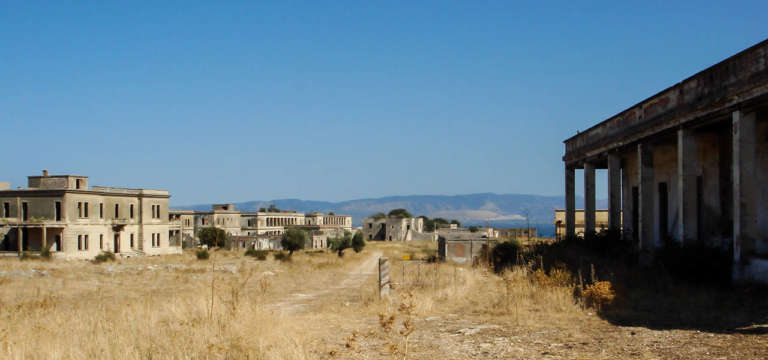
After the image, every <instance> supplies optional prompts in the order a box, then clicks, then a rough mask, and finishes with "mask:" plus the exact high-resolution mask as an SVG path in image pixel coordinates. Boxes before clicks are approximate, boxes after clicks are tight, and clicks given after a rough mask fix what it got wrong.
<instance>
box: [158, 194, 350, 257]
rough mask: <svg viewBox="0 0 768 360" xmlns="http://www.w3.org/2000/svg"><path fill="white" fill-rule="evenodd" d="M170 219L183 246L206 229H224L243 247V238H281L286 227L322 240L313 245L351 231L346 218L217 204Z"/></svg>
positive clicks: (177, 212)
mask: <svg viewBox="0 0 768 360" xmlns="http://www.w3.org/2000/svg"><path fill="white" fill-rule="evenodd" d="M169 216H170V224H171V231H172V232H173V233H174V234H178V236H180V237H181V238H182V239H183V241H184V243H185V246H194V245H196V244H197V236H196V234H197V232H198V230H199V229H201V228H203V227H207V226H214V227H217V228H220V229H223V230H224V231H225V232H226V233H227V235H229V236H230V237H232V238H233V239H234V238H235V237H240V238H238V240H237V241H238V243H239V244H245V241H246V240H245V239H246V238H245V237H251V239H257V238H258V239H267V238H268V237H270V236H273V237H274V236H280V235H282V234H283V233H285V231H286V230H287V229H289V228H299V229H304V230H307V231H308V232H310V233H311V234H313V238H314V237H319V238H322V239H323V240H322V241H321V240H316V241H314V242H313V244H320V243H322V244H325V241H326V239H327V237H328V236H331V237H333V236H339V235H341V234H343V233H344V232H345V231H350V232H351V231H352V217H351V216H349V215H336V214H333V213H330V214H321V213H319V212H312V213H309V214H304V213H300V212H296V211H285V210H284V211H258V212H241V211H240V210H237V209H236V208H235V205H234V204H216V205H213V207H212V209H211V210H210V211H194V210H170V213H169ZM319 238H318V239H319ZM249 241H250V240H249ZM251 243H252V241H251ZM313 246H314V245H313ZM257 248H259V247H258V246H257Z"/></svg>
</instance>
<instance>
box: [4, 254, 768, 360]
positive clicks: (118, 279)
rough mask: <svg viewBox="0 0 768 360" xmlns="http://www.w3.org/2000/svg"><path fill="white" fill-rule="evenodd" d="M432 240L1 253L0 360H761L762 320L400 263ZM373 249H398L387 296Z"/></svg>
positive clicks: (764, 351)
mask: <svg viewBox="0 0 768 360" xmlns="http://www.w3.org/2000/svg"><path fill="white" fill-rule="evenodd" d="M429 246H430V245H418V246H416V247H413V246H412V245H408V246H401V245H391V244H369V246H368V247H367V248H366V249H365V250H364V251H363V252H362V253H360V254H355V253H353V252H351V251H348V253H347V254H346V255H345V257H344V258H342V259H339V258H338V257H337V256H336V255H335V254H334V253H297V254H295V255H294V259H293V261H292V262H290V263H286V262H280V261H276V260H273V259H271V258H270V259H269V260H267V261H256V260H254V259H252V258H247V257H244V256H242V254H240V253H234V252H220V253H218V254H214V256H213V260H212V261H211V260H209V261H198V260H196V259H194V254H192V253H185V254H184V255H182V256H178V257H153V258H143V259H126V260H120V261H118V262H114V263H105V264H100V265H95V264H91V263H89V262H84V261H72V262H67V261H53V262H45V261H39V260H33V261H19V260H18V259H2V260H0V358H8V359H27V358H40V359H89V358H105V359H138V358H143V359H147V358H152V359H179V358H187V359H241V358H249V359H262V358H263V359H294V358H295V359H316V358H320V359H382V358H399V359H402V358H404V357H405V356H406V355H407V358H411V359H436V358H446V359H596V358H597V359H601V358H610V359H616V358H633V359H634V358H637V359H768V334H767V332H766V330H767V329H768V326H766V325H764V324H766V323H768V319H755V322H754V324H753V325H752V326H750V327H748V328H739V329H730V330H720V331H711V330H710V331H705V330H702V329H696V328H689V329H683V328H673V327H671V328H665V329H658V328H655V329H652V328H648V327H643V326H619V325H615V324H613V323H611V322H610V321H609V320H606V319H604V318H602V317H601V316H600V315H598V314H597V313H596V312H595V311H594V310H593V309H590V308H584V307H582V306H581V305H580V304H577V303H576V302H575V301H574V298H573V296H572V293H571V289H570V288H568V287H562V286H539V285H536V284H535V282H532V281H531V280H530V278H529V277H527V276H528V275H525V274H522V273H521V274H511V275H504V276H498V275H495V274H493V273H490V272H488V271H484V270H482V269H473V268H469V267H465V266H455V265H451V264H426V263H425V264H422V265H418V263H416V262H412V261H411V262H400V261H395V260H396V259H398V258H399V255H400V254H403V253H413V252H417V253H418V252H419V251H422V252H424V251H427V252H428V251H429V249H428V248H429ZM380 256H388V257H390V258H391V259H393V266H392V274H391V275H392V281H393V282H394V287H395V290H394V292H393V295H392V296H391V297H390V298H388V299H384V300H381V299H379V296H378V291H377V287H376V284H377V278H378V273H377V262H378V258H379V257H380ZM211 262H214V263H213V264H211ZM212 265H213V266H212ZM212 289H213V291H212ZM409 294H410V296H409ZM211 299H213V302H214V303H213V304H211ZM388 318H389V319H392V321H391V323H390V324H389V326H388V325H387V324H386V321H382V319H385V320H386V319H388ZM406 322H407V326H405V325H404V324H405V323H406ZM406 335H407V336H406ZM406 338H407V345H406ZM406 348H407V353H406V351H405V350H406Z"/></svg>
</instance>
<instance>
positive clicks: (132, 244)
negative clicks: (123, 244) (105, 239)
mask: <svg viewBox="0 0 768 360" xmlns="http://www.w3.org/2000/svg"><path fill="white" fill-rule="evenodd" d="M131 249H133V234H131Z"/></svg>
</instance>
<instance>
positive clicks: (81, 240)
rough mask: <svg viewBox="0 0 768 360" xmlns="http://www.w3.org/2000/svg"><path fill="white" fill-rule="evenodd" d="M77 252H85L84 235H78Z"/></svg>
mask: <svg viewBox="0 0 768 360" xmlns="http://www.w3.org/2000/svg"><path fill="white" fill-rule="evenodd" d="M77 250H83V235H77Z"/></svg>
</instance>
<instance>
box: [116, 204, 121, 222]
mask: <svg viewBox="0 0 768 360" xmlns="http://www.w3.org/2000/svg"><path fill="white" fill-rule="evenodd" d="M119 217H120V204H115V219H117V218H119Z"/></svg>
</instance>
